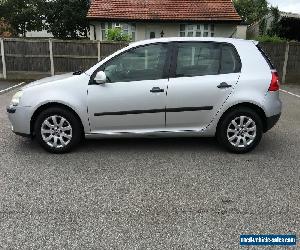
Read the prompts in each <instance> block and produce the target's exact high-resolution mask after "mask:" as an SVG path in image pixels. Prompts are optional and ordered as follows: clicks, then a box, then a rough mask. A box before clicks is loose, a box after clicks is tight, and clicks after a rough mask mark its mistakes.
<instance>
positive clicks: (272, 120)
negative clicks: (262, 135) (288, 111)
mask: <svg viewBox="0 0 300 250" xmlns="http://www.w3.org/2000/svg"><path fill="white" fill-rule="evenodd" d="M280 116H281V113H279V114H278V115H273V116H270V117H267V126H266V132H267V131H268V130H270V129H271V128H273V127H274V126H275V125H276V123H277V122H278V121H279V118H280Z"/></svg>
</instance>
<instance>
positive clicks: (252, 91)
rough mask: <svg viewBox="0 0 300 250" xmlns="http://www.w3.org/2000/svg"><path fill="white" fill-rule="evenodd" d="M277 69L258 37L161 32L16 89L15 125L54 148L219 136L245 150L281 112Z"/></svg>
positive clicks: (233, 147) (238, 150)
mask: <svg viewBox="0 0 300 250" xmlns="http://www.w3.org/2000/svg"><path fill="white" fill-rule="evenodd" d="M281 107H282V104H281V101H280V99H279V77H278V74H277V72H276V70H275V69H274V67H273V65H272V64H271V62H270V61H269V59H268V58H267V57H266V55H265V54H264V52H263V51H262V50H261V49H260V48H259V46H258V44H257V42H255V41H245V40H238V39H229V38H160V39H153V40H146V41H140V42H136V43H132V44H130V45H129V46H128V47H126V48H124V49H121V50H120V51H117V52H116V53H114V54H112V55H111V56H109V57H107V58H106V59H104V60H102V61H100V62H99V63H97V64H96V65H95V66H93V67H92V68H90V69H88V70H87V71H85V72H75V73H69V74H63V75H57V76H53V77H48V78H45V79H42V80H38V81H35V82H32V83H30V84H28V85H27V86H25V87H23V88H22V89H21V90H19V91H18V92H17V93H16V94H15V95H14V96H13V98H12V101H11V103H10V104H9V106H8V107H7V112H8V116H9V119H10V121H11V123H12V130H13V132H14V133H16V134H18V135H23V136H29V137H32V138H35V139H36V140H37V141H38V142H39V143H40V145H41V146H42V147H43V148H45V149H46V150H48V151H49V152H52V153H64V152H68V151H70V150H71V149H73V148H74V147H75V146H77V145H78V144H79V143H80V141H81V140H82V139H83V138H104V137H136V136H137V137H148V136H150V137H151V136H155V137H157V136H161V137H166V136H170V137H179V136H185V137H189V136H192V137H214V136H215V137H216V138H217V139H218V141H219V143H220V144H221V145H223V146H224V147H225V148H226V149H227V150H229V151H231V152H234V153H246V152H249V151H251V150H253V149H254V148H255V147H256V146H257V145H258V143H259V142H260V140H261V138H262V135H263V133H265V132H267V131H268V130H269V129H271V128H272V127H273V126H274V125H275V124H276V122H277V121H278V120H279V118H280V114H281Z"/></svg>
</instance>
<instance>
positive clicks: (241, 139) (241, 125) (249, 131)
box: [227, 115, 257, 148]
mask: <svg viewBox="0 0 300 250" xmlns="http://www.w3.org/2000/svg"><path fill="white" fill-rule="evenodd" d="M256 129H257V128H256V124H255V122H254V120H253V119H251V118H250V117H248V116H244V115H241V116H238V117H236V118H234V119H233V120H232V121H231V122H230V123H229V125H228V128H227V139H228V141H229V142H230V144H231V145H233V146H234V147H238V148H245V147H247V146H249V145H251V144H252V143H253V142H254V140H255V137H256Z"/></svg>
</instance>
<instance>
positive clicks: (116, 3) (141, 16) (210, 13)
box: [87, 0, 241, 21]
mask: <svg viewBox="0 0 300 250" xmlns="http://www.w3.org/2000/svg"><path fill="white" fill-rule="evenodd" d="M87 17H88V18H90V19H114V20H161V21H241V18H240V16H239V15H238V14H237V12H236V10H235V8H234V7H233V3H232V1H231V0H93V1H92V4H91V7H90V9H89V12H88V14H87Z"/></svg>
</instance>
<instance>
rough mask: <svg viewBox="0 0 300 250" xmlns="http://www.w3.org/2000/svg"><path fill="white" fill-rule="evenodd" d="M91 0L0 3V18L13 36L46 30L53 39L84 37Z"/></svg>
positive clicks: (4, 1)
mask: <svg viewBox="0 0 300 250" xmlns="http://www.w3.org/2000/svg"><path fill="white" fill-rule="evenodd" d="M89 4H90V0H51V1H50V0H0V17H3V18H4V19H5V20H6V21H7V22H8V23H9V25H10V27H11V29H12V31H13V35H15V36H16V35H22V36H25V34H26V32H27V31H40V30H43V29H46V30H47V31H48V32H49V33H52V34H53V35H54V37H55V38H60V39H71V38H73V39H76V38H78V37H82V36H85V37H86V36H87V32H88V20H87V18H86V15H87V11H88V8H89Z"/></svg>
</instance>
